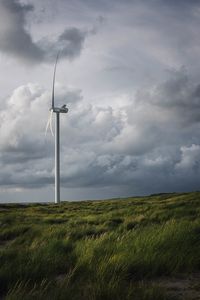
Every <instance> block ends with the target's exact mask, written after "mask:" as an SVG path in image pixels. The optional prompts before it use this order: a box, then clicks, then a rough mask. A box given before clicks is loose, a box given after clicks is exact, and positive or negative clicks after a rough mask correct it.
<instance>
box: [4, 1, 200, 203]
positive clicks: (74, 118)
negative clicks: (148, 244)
mask: <svg viewBox="0 0 200 300" xmlns="http://www.w3.org/2000/svg"><path fill="white" fill-rule="evenodd" d="M199 28H200V1H198V0H190V1H187V0H176V1H173V0H148V1H147V0H123V1H122V0H73V1H71V0H57V1H53V0H43V1H39V0H0V70H1V71H0V72H1V76H0V90H1V95H0V150H1V151H0V202H9V201H53V198H54V139H53V137H52V136H51V134H50V132H48V134H47V136H45V126H46V123H47V119H48V114H49V107H50V102H51V88H52V87H51V85H52V73H53V67H54V61H55V57H56V53H57V52H58V50H61V59H60V61H59V64H58V69H57V79H56V86H55V94H56V95H55V97H56V98H55V99H56V100H55V101H56V102H57V104H59V105H62V104H65V103H66V104H67V107H68V108H69V113H68V114H67V115H62V116H61V144H62V147H61V148H62V149H61V174H62V175H61V176H62V200H76V199H77V200H78V199H102V198H108V197H123V196H131V195H144V194H151V193H159V192H174V191H192V190H199V189H200V180H199V179H200V33H199Z"/></svg>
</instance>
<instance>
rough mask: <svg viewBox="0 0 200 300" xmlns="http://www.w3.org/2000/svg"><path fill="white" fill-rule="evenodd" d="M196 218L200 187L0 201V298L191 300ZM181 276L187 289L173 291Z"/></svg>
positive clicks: (197, 263) (198, 262)
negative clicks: (69, 199)
mask: <svg viewBox="0 0 200 300" xmlns="http://www.w3.org/2000/svg"><path fill="white" fill-rule="evenodd" d="M199 217H200V193H199V192H195V193H188V194H187V193H184V194H176V193H172V194H160V195H152V196H149V197H137V198H127V199H112V200H103V201H82V202H63V203H61V204H60V205H55V204H48V205H47V204H31V205H17V204H10V205H0V224H1V232H0V297H2V298H3V299H8V300H14V299H23V300H24V299H25V300H26V299H44V300H45V299H61V300H62V299H63V300H64V299H65V300H66V299H70V300H79V299H80V300H86V299H87V300H96V299H97V300H101V299H102V300H103V299H104V300H113V299H116V300H118V299H119V300H121V299H124V300H126V299H127V300H129V299H130V300H134V299H135V300H153V299H154V300H161V299H162V300H164V299H166V300H170V299H189V300H192V299H193V298H192V297H193V295H197V294H198V291H199V287H200V282H199V277H198V276H197V277H195V278H196V279H195V280H194V285H192V287H191V284H190V283H191V282H192V280H189V278H192V277H191V276H193V275H192V274H199V272H200V256H199V253H200V218H199ZM180 274H182V276H183V277H184V280H186V281H187V283H188V282H189V283H188V287H190V289H191V290H192V291H193V293H191V294H189V293H188V292H187V293H186V292H185V295H184V289H181V292H180V290H179V292H176V288H175V291H174V292H172V291H171V290H172V289H173V284H172V289H171V287H170V284H169V285H168V284H167V282H168V283H170V282H171V281H173V280H174V279H173V278H180ZM188 290H189V288H188ZM196 291H197V292H196ZM180 294H181V295H180ZM184 296H185V298H184ZM180 297H182V298H180Z"/></svg>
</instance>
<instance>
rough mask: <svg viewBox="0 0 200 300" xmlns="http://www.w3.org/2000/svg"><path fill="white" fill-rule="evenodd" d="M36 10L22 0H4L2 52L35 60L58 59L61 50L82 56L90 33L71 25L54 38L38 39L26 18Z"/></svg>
mask: <svg viewBox="0 0 200 300" xmlns="http://www.w3.org/2000/svg"><path fill="white" fill-rule="evenodd" d="M33 9H34V7H33V6H32V5H25V4H21V3H20V2H19V1H18V0H1V2H0V40H1V43H0V51H2V52H4V53H6V54H11V55H13V56H15V57H17V58H19V59H21V60H23V61H25V62H31V63H40V62H42V61H51V60H55V56H56V54H57V52H58V51H61V53H62V57H66V58H68V59H74V58H75V57H77V56H79V55H80V53H81V50H82V48H83V45H84V41H85V38H86V36H87V32H84V31H82V30H80V29H78V28H75V27H71V28H66V29H65V30H64V31H63V32H62V33H61V34H60V35H59V36H58V37H57V38H56V39H54V40H52V39H51V38H48V37H45V38H43V39H42V40H40V41H37V42H35V41H33V38H32V36H31V34H30V33H29V31H28V30H27V28H26V19H27V17H28V14H29V13H30V12H31V11H32V10H33Z"/></svg>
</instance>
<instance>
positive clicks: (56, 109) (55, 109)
mask: <svg viewBox="0 0 200 300" xmlns="http://www.w3.org/2000/svg"><path fill="white" fill-rule="evenodd" d="M68 110H69V109H68V108H67V107H66V105H63V106H62V107H52V108H50V111H53V112H55V113H64V114H66V113H68Z"/></svg>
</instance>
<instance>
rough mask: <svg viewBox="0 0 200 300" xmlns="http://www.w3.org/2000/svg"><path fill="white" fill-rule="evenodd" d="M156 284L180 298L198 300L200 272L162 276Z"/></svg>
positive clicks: (199, 294) (199, 295) (181, 299)
mask: <svg viewBox="0 0 200 300" xmlns="http://www.w3.org/2000/svg"><path fill="white" fill-rule="evenodd" d="M156 284H158V285H159V286H161V287H163V288H165V289H166V291H167V294H169V295H171V296H175V297H177V298H178V299H180V300H200V273H193V274H190V275H180V276H176V277H174V278H169V277H166V278H162V279H159V280H158V281H156Z"/></svg>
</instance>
